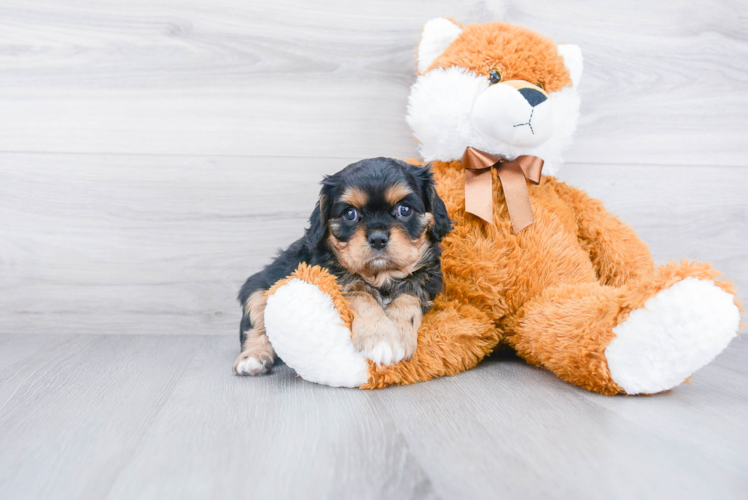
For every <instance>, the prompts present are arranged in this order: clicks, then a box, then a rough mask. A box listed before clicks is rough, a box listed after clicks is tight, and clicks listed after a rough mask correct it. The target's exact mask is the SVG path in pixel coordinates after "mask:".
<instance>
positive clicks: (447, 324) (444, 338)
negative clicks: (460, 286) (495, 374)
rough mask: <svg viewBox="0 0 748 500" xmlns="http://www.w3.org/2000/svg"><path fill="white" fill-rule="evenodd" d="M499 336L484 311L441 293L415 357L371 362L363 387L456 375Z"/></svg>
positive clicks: (423, 326)
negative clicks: (381, 362) (398, 360)
mask: <svg viewBox="0 0 748 500" xmlns="http://www.w3.org/2000/svg"><path fill="white" fill-rule="evenodd" d="M499 340H500V332H499V330H498V329H497V328H496V326H495V324H494V322H493V321H491V320H490V319H489V317H488V316H487V315H486V314H485V313H483V312H482V311H480V310H479V309H477V308H476V307H474V306H472V305H470V304H467V303H463V302H462V301H456V300H455V301H453V300H449V299H448V298H447V297H445V296H439V297H437V299H436V301H435V303H434V307H433V308H432V309H431V310H430V311H429V312H428V313H427V314H426V315H425V316H424V317H423V322H422V323H421V327H420V328H419V330H418V346H417V347H416V352H415V354H414V355H413V358H411V359H410V360H409V361H401V362H400V363H396V364H393V365H375V364H373V363H372V364H371V366H370V369H369V380H368V382H367V383H366V384H365V385H363V387H362V388H364V389H375V388H380V387H385V386H387V385H392V384H412V383H414V382H423V381H426V380H430V379H432V378H434V377H441V376H444V375H455V374H457V373H460V372H463V371H465V370H469V369H470V368H473V367H474V366H475V365H477V364H478V363H479V362H480V361H481V360H482V359H483V358H484V357H485V356H486V355H488V354H490V353H491V351H493V349H494V348H495V347H496V345H497V344H498V343H499Z"/></svg>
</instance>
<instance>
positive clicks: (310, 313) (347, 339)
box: [265, 278, 369, 387]
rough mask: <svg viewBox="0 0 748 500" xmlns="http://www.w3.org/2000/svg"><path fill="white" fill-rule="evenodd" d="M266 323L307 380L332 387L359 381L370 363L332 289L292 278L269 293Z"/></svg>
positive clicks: (274, 342) (287, 360)
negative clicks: (326, 290)
mask: <svg viewBox="0 0 748 500" xmlns="http://www.w3.org/2000/svg"><path fill="white" fill-rule="evenodd" d="M265 329H266V331H267V335H268V337H269V338H270V343H271V344H272V345H273V347H274V348H275V351H276V353H277V354H278V356H280V358H281V359H282V360H283V361H285V363H286V364H287V365H288V366H290V367H291V368H293V369H294V370H296V373H298V374H299V375H300V376H301V377H302V378H303V379H304V380H308V381H310V382H316V383H318V384H325V385H330V386H333V387H360V386H361V385H363V384H365V383H366V382H367V380H368V370H369V364H368V363H367V361H366V358H365V357H364V355H362V354H361V353H360V352H358V351H357V350H356V348H355V347H354V345H353V341H352V340H351V331H350V330H349V329H348V328H347V327H346V326H345V323H344V321H343V320H342V319H341V318H340V315H339V314H338V311H337V309H336V308H335V305H334V304H333V301H332V299H331V298H330V296H329V295H327V294H326V293H324V292H323V291H322V290H320V289H319V288H318V287H317V286H315V285H312V284H310V283H307V282H305V281H302V280H300V279H297V278H295V279H292V280H290V281H289V282H288V283H287V284H285V285H283V286H281V287H280V288H278V290H276V291H275V293H273V294H272V295H270V296H269V297H268V300H267V305H266V307H265Z"/></svg>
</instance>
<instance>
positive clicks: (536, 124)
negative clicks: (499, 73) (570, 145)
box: [471, 80, 553, 147]
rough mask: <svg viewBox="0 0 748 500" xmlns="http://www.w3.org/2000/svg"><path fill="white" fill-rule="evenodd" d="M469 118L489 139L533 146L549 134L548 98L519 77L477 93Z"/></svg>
mask: <svg viewBox="0 0 748 500" xmlns="http://www.w3.org/2000/svg"><path fill="white" fill-rule="evenodd" d="M471 118H472V122H473V127H475V130H476V131H477V132H478V133H479V134H481V135H482V136H485V138H486V139H488V140H489V142H491V141H498V142H499V143H503V144H508V145H510V146H517V147H535V146H539V145H541V144H543V143H544V142H546V141H547V140H548V139H550V137H551V135H552V134H553V103H552V101H551V99H549V98H548V94H546V93H545V92H544V91H543V90H542V89H541V88H540V87H537V86H536V85H533V84H531V83H529V82H525V81H522V80H513V81H508V82H502V83H498V84H495V85H491V86H490V87H488V88H487V89H486V90H484V91H483V92H481V93H480V94H479V95H478V97H477V98H476V100H475V102H474V104H473V109H472V116H471ZM498 145H499V144H497V146H498Z"/></svg>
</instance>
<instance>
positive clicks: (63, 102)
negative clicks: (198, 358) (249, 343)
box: [0, 0, 748, 335]
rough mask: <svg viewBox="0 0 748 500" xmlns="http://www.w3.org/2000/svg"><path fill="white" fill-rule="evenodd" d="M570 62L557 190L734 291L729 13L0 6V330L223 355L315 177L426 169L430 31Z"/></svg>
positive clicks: (747, 271) (701, 5)
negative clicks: (387, 167) (138, 336)
mask: <svg viewBox="0 0 748 500" xmlns="http://www.w3.org/2000/svg"><path fill="white" fill-rule="evenodd" d="M439 15H446V16H452V17H454V18H456V19H458V20H461V21H463V22H476V21H482V20H494V19H503V20H506V21H510V22H513V23H517V24H521V25H524V26H527V27H530V28H533V29H536V30H538V31H540V32H542V33H545V34H547V35H549V36H551V37H552V38H554V39H555V40H556V41H558V42H570V43H576V44H579V45H580V46H581V47H582V50H583V52H584V56H585V73H584V76H583V80H582V84H581V89H580V91H581V93H582V98H583V108H582V119H581V123H580V126H579V129H578V132H577V135H576V143H575V145H574V146H573V148H572V149H571V150H570V151H569V152H568V155H567V158H568V164H567V166H566V167H565V170H564V171H563V172H562V174H561V177H562V178H563V179H565V180H568V181H569V182H571V183H573V184H575V185H577V186H580V187H582V188H584V189H586V190H587V191H588V192H589V193H590V194H591V195H593V196H596V197H599V198H601V199H603V200H604V201H605V202H606V205H607V206H608V208H609V209H610V210H611V211H613V212H616V213H618V214H620V215H621V217H622V218H623V219H624V220H625V221H627V222H629V223H630V224H632V225H633V226H634V227H635V228H636V229H637V230H638V232H639V234H640V235H641V236H642V238H643V239H644V240H645V241H647V242H648V243H649V244H650V246H651V248H652V251H653V253H654V255H655V257H656V259H657V260H658V261H660V262H662V261H665V260H668V259H673V258H681V257H689V258H696V259H701V260H709V261H712V262H713V263H714V264H715V265H716V266H717V267H718V268H719V269H720V270H722V271H723V272H724V273H726V274H727V275H728V276H729V277H731V278H732V279H733V280H734V281H735V282H737V283H738V284H739V285H740V286H741V288H742V289H743V290H746V289H748V259H747V257H748V196H746V195H747V194H748V160H746V153H748V6H746V3H745V2H741V1H716V0H703V1H698V0H679V1H673V2H652V1H651V0H648V1H635V2H615V3H614V2H593V1H592V0H587V1H579V2H574V3H566V4H560V3H559V2H557V1H552V0H545V1H544V0H538V1H525V0H523V1H506V2H502V1H496V2H458V1H428V2H415V1H410V0H408V1H403V0H397V1H395V0H390V1H377V2H368V3H358V2H344V1H341V0H325V1H319V2H315V3H314V4H311V3H307V2H302V1H300V0H290V1H289V0H280V1H267V0H262V1H252V2H244V1H239V0H211V1H210V2H208V1H202V2H198V1H182V2H177V1H174V0H138V1H130V2H113V1H103V0H79V1H66V2H60V1H52V0H47V1H44V0H40V1H34V2H29V1H27V0H2V1H0V332H4V333H16V334H17V333H101V334H121V333H156V334H226V335H228V334H232V335H233V334H235V333H236V328H237V324H238V317H239V309H238V306H237V304H236V302H235V295H236V291H237V289H238V287H239V285H240V284H241V282H242V281H243V280H244V279H245V278H246V277H247V276H248V275H249V274H251V273H252V272H254V271H256V270H258V269H259V268H260V267H261V266H262V265H263V264H264V263H266V262H267V261H268V259H270V257H271V256H272V254H273V253H274V251H275V249H276V248H278V247H280V246H285V245H287V244H289V243H290V242H291V241H293V240H294V239H295V238H297V237H298V236H300V234H301V231H302V229H303V226H304V224H305V221H306V219H307V217H308V215H309V213H310V212H311V209H312V206H313V203H314V200H315V197H316V193H317V190H318V186H317V183H318V181H319V180H320V178H321V175H322V174H323V173H332V172H335V171H337V170H339V169H340V168H342V167H343V166H345V165H346V164H348V163H350V162H352V161H355V160H358V159H360V158H364V157H370V156H383V155H384V156H394V157H413V156H416V144H415V141H414V140H413V139H412V137H411V135H410V132H409V129H408V127H407V125H406V124H405V121H404V115H405V104H406V98H407V95H408V89H409V86H410V84H411V83H412V82H413V80H414V50H415V45H416V43H417V41H418V38H419V34H420V29H421V26H422V25H423V24H424V23H425V22H426V21H427V20H429V19H431V18H433V17H436V16H439Z"/></svg>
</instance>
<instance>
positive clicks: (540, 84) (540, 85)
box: [535, 80, 545, 90]
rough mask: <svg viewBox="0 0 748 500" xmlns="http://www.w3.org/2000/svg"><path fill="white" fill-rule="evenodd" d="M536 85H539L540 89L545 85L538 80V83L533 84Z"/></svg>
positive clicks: (543, 88)
mask: <svg viewBox="0 0 748 500" xmlns="http://www.w3.org/2000/svg"><path fill="white" fill-rule="evenodd" d="M535 85H536V86H538V87H540V89H541V90H545V85H543V82H541V81H540V80H538V83H536V84H535Z"/></svg>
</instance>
